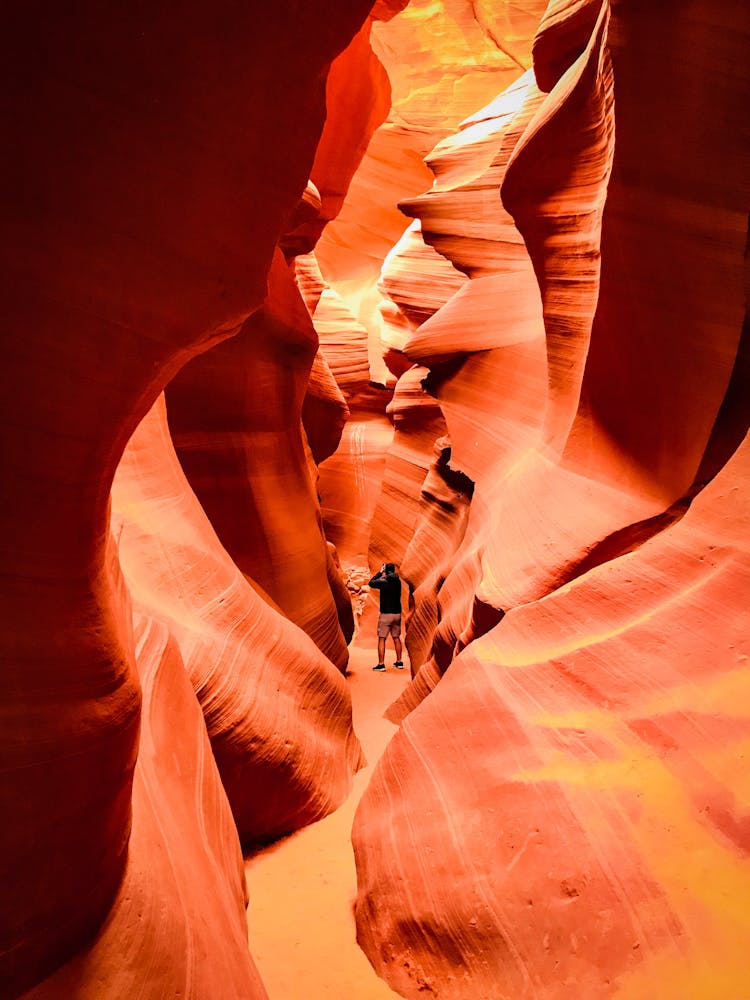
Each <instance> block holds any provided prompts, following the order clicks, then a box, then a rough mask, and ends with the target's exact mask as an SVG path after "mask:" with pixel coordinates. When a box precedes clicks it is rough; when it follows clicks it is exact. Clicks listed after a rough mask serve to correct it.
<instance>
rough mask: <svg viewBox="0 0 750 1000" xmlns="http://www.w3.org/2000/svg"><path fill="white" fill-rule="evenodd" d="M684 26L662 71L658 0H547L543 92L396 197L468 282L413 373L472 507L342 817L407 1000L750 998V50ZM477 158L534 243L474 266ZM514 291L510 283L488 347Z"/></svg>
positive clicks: (694, 15) (477, 258)
mask: <svg viewBox="0 0 750 1000" xmlns="http://www.w3.org/2000/svg"><path fill="white" fill-rule="evenodd" d="M699 8H700V9H698V8H696V9H695V10H693V11H692V12H691V13H690V15H688V16H687V17H686V19H685V21H684V22H683V24H682V25H681V34H680V39H681V43H682V42H684V47H683V48H681V49H680V52H681V57H680V59H679V60H678V61H676V62H675V65H674V67H673V68H672V69H671V70H670V72H669V73H665V72H664V64H663V61H662V58H661V57H660V55H659V48H660V45H659V42H658V41H657V39H661V40H663V39H664V38H666V37H668V36H669V32H670V30H671V29H670V25H673V23H674V22H673V21H672V20H671V19H670V14H669V12H668V11H667V10H666V9H665V8H663V7H656V6H651V7H648V8H646V7H638V8H634V7H632V6H628V5H623V4H614V5H612V10H611V12H610V9H609V5H608V4H606V3H604V4H598V3H597V4H588V3H574V2H570V3H562V2H560V3H557V2H555V3H553V4H551V5H550V11H549V13H548V16H547V18H545V20H544V21H543V24H542V29H541V32H540V36H539V43H538V46H537V47H536V48H535V58H536V57H537V56H538V58H539V60H540V63H539V65H540V72H539V74H538V83H539V84H540V85H541V86H544V87H547V86H549V87H551V88H552V89H551V90H550V93H549V94H547V95H546V96H545V95H544V94H542V93H539V92H538V91H536V87H535V85H534V84H533V82H531V81H529V82H528V89H527V92H526V95H525V96H522V95H520V94H519V97H521V101H520V103H519V105H518V106H517V110H516V111H515V113H514V114H512V115H511V116H510V117H509V119H508V121H507V124H506V126H505V127H504V128H503V129H501V130H500V131H498V132H497V136H496V137H497V139H499V140H500V146H499V147H497V146H496V147H495V149H494V151H492V155H491V156H490V157H488V158H485V159H484V160H483V159H482V157H481V155H480V153H481V131H478V130H476V129H475V126H476V124H479V122H478V121H477V122H476V123H474V124H473V125H472V124H470V125H468V127H466V126H465V127H464V128H463V129H462V133H463V132H466V133H469V134H468V135H466V136H464V137H463V139H462V138H460V137H458V138H457V139H456V140H449V141H448V142H447V143H445V144H443V145H442V146H441V147H440V148H439V149H438V150H436V157H435V159H434V161H433V167H436V168H443V167H444V168H445V169H444V171H443V174H442V178H443V180H444V187H442V189H441V174H440V172H439V169H438V170H437V171H436V181H437V182H436V185H435V188H434V190H433V192H431V193H430V194H429V195H427V196H425V197H424V198H423V199H419V200H418V202H417V204H416V205H414V206H413V208H414V211H415V212H417V213H418V214H419V215H420V216H421V218H422V229H423V233H424V236H425V239H426V240H428V241H432V240H433V239H434V240H435V241H443V242H442V248H441V247H440V246H439V243H438V242H435V244H434V245H435V246H436V247H438V248H441V249H443V251H444V252H445V253H446V254H447V256H449V258H450V259H451V260H452V261H453V262H454V263H456V261H459V260H460V263H459V264H457V266H459V267H461V268H462V269H464V270H465V271H466V272H467V273H468V274H469V275H470V277H471V281H470V283H469V284H468V285H465V286H464V287H463V288H462V289H461V290H460V291H459V292H458V293H456V295H455V296H454V297H453V298H452V299H451V300H450V301H449V303H448V304H447V305H446V306H445V307H444V308H443V309H442V310H439V311H438V312H437V313H436V314H435V315H434V317H433V318H432V319H430V320H428V321H427V322H426V323H425V324H424V325H423V326H422V327H420V328H419V329H418V330H417V331H416V332H415V334H414V335H413V337H412V338H411V340H410V341H407V343H406V345H405V350H406V353H407V354H409V355H410V356H412V357H413V358H414V359H415V360H416V361H419V362H420V363H422V364H424V365H425V366H427V367H430V368H431V369H432V372H431V383H432V385H433V387H434V391H435V395H436V397H437V399H438V400H439V402H440V405H441V408H442V410H443V412H444V414H445V419H446V424H447V428H448V432H449V435H450V441H451V448H452V451H451V463H452V464H453V463H455V465H456V468H457V469H459V470H461V471H463V472H465V473H466V474H467V475H468V476H470V477H471V479H472V480H473V481H474V482H475V483H476V489H475V492H474V496H473V499H472V501H471V508H470V513H469V516H468V519H467V523H466V525H465V529H464V532H463V541H462V542H461V543H460V546H459V549H458V551H457V553H456V554H455V555H454V556H453V557H452V558H451V561H450V564H449V566H448V569H449V572H448V573H447V575H446V577H445V580H444V582H442V585H440V581H439V582H438V587H439V589H438V591H437V608H431V607H430V601H429V599H428V598H429V595H428V597H426V598H425V610H424V613H423V617H422V619H421V620H420V619H419V618H418V615H419V613H420V607H419V606H418V607H417V610H416V611H415V616H414V619H413V620H415V621H418V622H419V630H420V632H419V636H418V643H417V646H418V647H419V648H420V649H421V650H423V651H426V642H425V639H426V636H427V635H428V634H429V631H430V622H433V623H434V628H435V631H434V635H433V638H432V645H431V648H430V650H429V652H430V654H431V655H430V656H429V659H428V660H427V662H426V663H425V665H424V666H423V668H422V670H421V671H420V673H419V675H418V676H417V679H416V681H415V682H414V684H413V685H412V687H411V689H410V690H409V692H408V693H407V695H406V696H405V697H404V698H403V699H402V700H401V702H400V704H399V705H398V706H397V707H396V709H395V710H394V712H393V713H392V714H393V715H394V716H396V715H398V716H399V717H401V718H403V725H402V729H401V731H400V733H399V734H398V735H397V736H396V737H395V739H394V740H393V742H392V744H391V746H390V747H389V750H388V751H387V753H386V756H385V757H384V759H383V760H382V761H381V763H380V764H379V765H378V768H377V771H376V773H375V775H374V777H373V779H372V782H371V784H370V787H369V788H368V791H367V792H366V794H365V796H364V798H363V800H362V804H361V806H360V809H359V811H358V814H357V818H356V820H355V829H354V843H355V852H356V856H357V861H358V871H359V882H360V894H359V900H358V905H357V922H358V936H359V940H360V941H361V943H362V945H363V947H364V948H365V950H366V952H367V954H368V956H369V957H370V960H371V961H372V962H373V964H374V965H375V967H376V968H377V970H378V971H379V973H380V974H381V975H383V977H384V978H386V979H387V981H388V982H389V983H391V984H392V985H393V987H394V988H396V989H398V991H399V992H400V993H402V994H403V995H405V996H410V997H417V996H423V995H424V994H425V993H427V992H432V993H434V994H435V995H438V996H440V995H441V993H444V994H445V995H446V996H450V997H451V998H456V1000H462V998H464V997H466V998H469V997H471V998H480V1000H495V998H497V997H498V996H501V995H502V996H505V995H507V996H513V997H516V996H524V995H529V996H531V995H534V996H538V997H545V998H550V1000H551V998H555V1000H557V998H559V1000H563V998H565V997H568V996H570V995H571V993H573V992H575V991H579V992H580V993H581V994H582V995H584V996H586V997H592V998H599V997H602V998H604V997H608V996H613V995H615V994H616V995H617V996H618V997H625V998H628V1000H641V998H643V997H645V996H649V995H650V994H651V993H653V992H654V991H655V990H656V992H658V993H659V995H660V996H663V997H666V998H668V1000H682V998H684V997H685V996H688V995H691V994H693V995H696V996H701V997H704V996H705V997H716V998H717V1000H718V998H720V997H722V998H723V997H728V996H734V995H737V996H739V995H742V991H743V989H744V981H745V972H744V966H745V964H746V947H745V945H746V941H747V940H748V931H749V930H750V926H749V923H748V917H747V908H746V906H745V904H744V900H745V899H746V897H747V895H748V892H750V882H748V874H747V852H748V838H747V830H746V827H747V822H746V818H745V816H744V815H743V811H742V803H743V801H744V799H745V798H746V797H747V778H746V774H745V772H746V768H744V767H743V766H742V756H743V754H744V753H745V752H746V748H747V741H748V738H749V736H750V716H748V713H747V711H746V709H745V707H744V706H745V704H746V701H747V699H746V694H747V692H748V689H749V685H750V672H748V669H747V649H746V646H747V639H746V633H747V609H746V597H745V594H746V593H747V589H748V584H750V544H749V543H748V536H747V528H746V525H747V518H748V510H747V500H746V497H747V481H748V477H749V476H750V442H748V441H746V442H745V443H744V444H743V445H742V447H741V448H740V449H739V450H738V451H737V452H736V454H734V455H733V456H732V452H733V451H734V449H735V448H736V447H737V444H738V442H739V440H740V439H741V438H742V436H743V435H744V434H745V432H746V429H747V422H748V403H747V400H748V396H749V394H748V366H747V351H748V348H747V325H745V328H744V330H745V333H744V339H742V336H743V314H744V303H743V268H744V267H746V263H745V261H744V241H745V239H746V224H747V216H746V198H745V202H744V204H743V202H742V195H741V194H740V192H741V191H742V189H743V181H742V180H741V172H742V170H743V165H744V164H745V162H746V152H744V146H743V142H744V141H745V138H744V137H743V135H742V130H741V129H740V128H739V122H740V120H741V116H742V115H743V114H744V112H743V111H741V110H740V109H741V107H743V104H742V101H741V99H740V98H739V93H740V92H742V93H743V94H744V93H746V92H747V86H748V80H747V73H746V70H744V69H743V71H742V74H741V77H742V79H741V81H740V79H739V77H737V76H735V75H734V74H726V75H722V74H718V76H719V77H720V79H718V80H717V78H716V76H715V75H714V72H713V68H714V66H717V65H723V66H726V65H732V66H737V65H739V64H738V62H737V52H738V51H739V50H740V49H741V48H743V47H744V46H746V45H747V42H748V37H750V30H748V27H750V26H748V24H747V19H746V18H745V19H744V20H743V19H742V18H740V17H738V8H737V7H736V5H733V4H731V3H719V4H716V5H714V4H709V3H702V4H700V5H699ZM729 24H732V25H734V29H735V30H736V34H735V33H734V30H733V32H727V31H726V26H727V25H729ZM683 32H684V33H683ZM584 36H585V37H584ZM742 65H743V66H745V65H746V62H743V63H742ZM709 82H710V86H709ZM714 85H715V86H714ZM535 91H536V92H535ZM709 92H710V93H711V101H710V107H709V106H708V103H706V102H707V101H708V98H707V97H706V99H705V101H704V98H703V96H702V95H704V94H706V95H707V94H708V93H709ZM652 93H654V94H658V97H657V98H656V99H655V100H654V101H653V102H651V101H650V100H648V99H646V95H650V94H652ZM505 96H507V95H505ZM501 100H504V98H501ZM480 117H481V118H482V119H485V114H482V115H480ZM490 117H491V116H487V117H486V121H487V122H489V120H490ZM667 117H668V118H669V119H670V123H671V124H670V127H669V135H668V138H667V136H666V135H665V132H664V121H665V120H666V119H667ZM697 121H700V122H701V123H702V125H701V128H703V126H704V125H705V128H706V136H707V139H706V141H707V143H708V145H709V146H710V148H709V149H704V145H703V142H700V143H699V142H698V139H697V132H696V122H697ZM489 128H490V126H489V125H488V129H489ZM472 130H474V131H473V135H472ZM473 138H476V141H475V142H474V141H472V140H473ZM470 146H473V149H471V148H470ZM493 158H496V159H494V162H493ZM720 159H723V160H724V161H725V162H726V168H725V169H722V168H721V167H720V165H719V160H720ZM501 160H502V162H501ZM683 164H684V169H683ZM495 166H498V167H500V169H499V170H498V171H496V172H495V173H494V177H493V184H492V189H494V190H495V192H497V193H499V194H500V195H501V197H502V203H501V206H500V209H499V210H500V211H503V212H504V213H505V215H506V216H507V220H510V224H511V225H513V224H514V225H515V227H516V228H517V231H518V232H519V233H520V234H522V236H523V242H522V243H519V242H518V241H517V240H515V239H514V240H509V241H508V242H509V243H512V244H513V245H514V253H513V254H511V253H510V252H508V253H507V254H506V255H505V259H507V261H508V262H509V263H508V265H507V266H506V265H503V266H501V263H500V262H501V260H502V259H503V257H502V255H501V254H500V252H499V250H500V249H501V248H499V247H496V246H491V247H488V252H487V254H486V255H485V259H487V260H489V261H490V262H491V264H492V267H491V271H492V272H494V273H490V274H483V273H481V270H480V268H481V266H482V259H481V258H482V255H481V253H479V252H478V251H479V244H478V243H474V245H472V240H473V230H474V226H475V222H476V208H474V209H471V208H470V206H471V205H472V204H474V205H475V206H476V204H478V203H477V202H476V201H474V202H472V194H473V193H476V192H477V191H478V190H479V188H480V187H481V183H482V180H483V179H484V177H487V178H489V177H490V176H493V175H492V173H491V171H492V170H493V168H494V167H495ZM472 172H473V174H472ZM454 195H459V196H460V197H461V198H462V199H464V201H463V203H464V205H465V206H467V208H468V210H469V215H470V217H469V218H468V219H465V218H464V216H463V214H462V212H461V211H460V210H459V209H458V202H455V203H453V204H452V202H453V197H454ZM430 199H433V201H432V208H431V201H430ZM454 207H455V215H454V217H453V218H451V213H452V212H453V210H454ZM441 209H444V211H442V210H441ZM410 210H411V206H410ZM433 210H434V211H435V213H436V220H435V224H432V225H431V219H430V212H431V211H433ZM494 210H495V211H497V210H498V209H494ZM464 227H465V228H464ZM498 231H500V230H498ZM524 247H526V248H527V250H528V256H529V259H530V262H531V264H533V276H534V278H535V283H536V285H537V288H536V290H534V288H533V285H532V284H531V282H530V280H529V279H530V277H531V275H530V272H529V271H528V261H526V262H524ZM503 270H505V271H506V272H507V275H508V276H515V277H518V275H521V276H522V277H523V275H524V274H525V278H524V280H526V281H527V282H528V283H527V284H526V286H525V288H526V291H525V292H524V293H523V294H513V288H512V286H511V287H510V292H511V294H510V296H509V300H508V301H509V306H510V310H509V320H510V322H508V323H507V325H506V323H505V322H504V318H505V317H504V315H503V310H502V308H500V303H501V302H502V298H501V297H500V295H499V294H498V291H497V289H498V288H499V287H500V283H501V282H502V280H503V277H504V275H503ZM685 282H687V284H685ZM719 287H720V288H722V290H723V293H724V294H722V295H721V296H719V298H718V299H717V296H716V289H717V288H719ZM483 289H488V292H487V296H488V297H485V294H484V293H483ZM493 289H494V292H493V291H492V290H493ZM683 290H684V295H683V294H682V293H683ZM518 292H519V288H518V287H517V288H516V293H518ZM493 294H494V295H495V296H497V297H496V298H495V299H494V301H495V303H496V304H497V305H498V308H497V309H496V310H495V322H494V324H493V323H492V322H491V321H488V322H486V323H484V324H483V323H482V307H483V306H484V307H486V306H487V304H488V300H491V297H492V295H493ZM462 300H463V302H462ZM533 302H535V303H536V307H535V308H536V314H535V310H534V309H532V304H533ZM473 316H475V317H476V322H475V323H474V324H472V318H473ZM519 320H520V321H519ZM493 327H494V331H495V335H496V336H497V338H498V339H497V341H496V342H495V343H494V344H493V343H492V341H491V340H490V336H491V334H492V332H493ZM535 328H536V329H537V330H538V332H537V333H534V330H535ZM464 329H465V330H467V334H466V340H465V341H464V343H465V344H466V352H465V354H464V355H463V356H462V355H461V353H460V350H461V343H462V341H461V333H462V331H463V330H464ZM472 336H476V342H475V348H474V350H473V351H472V350H471V337H472ZM701 372H704V373H705V379H701V377H700V374H699V373H701ZM699 383H700V384H699ZM506 390H507V391H506ZM741 400H742V402H741ZM730 456H732V457H731V458H730ZM728 459H729V461H727V460H728ZM725 463H726V464H725ZM712 477H715V478H712ZM688 508H689V509H688ZM686 511H687V513H685V512H686ZM451 517H452V518H453V519H454V520H455V521H457V520H458V512H456V514H455V515H454V514H453V513H452V514H451ZM442 558H443V559H445V555H444V554H443V556H442ZM433 572H434V570H433ZM743 696H745V697H743Z"/></svg>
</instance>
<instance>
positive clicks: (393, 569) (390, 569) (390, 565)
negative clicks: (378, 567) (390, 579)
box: [385, 563, 396, 573]
mask: <svg viewBox="0 0 750 1000" xmlns="http://www.w3.org/2000/svg"><path fill="white" fill-rule="evenodd" d="M385 571H386V573H395V572H396V564H395V563H386V564H385Z"/></svg>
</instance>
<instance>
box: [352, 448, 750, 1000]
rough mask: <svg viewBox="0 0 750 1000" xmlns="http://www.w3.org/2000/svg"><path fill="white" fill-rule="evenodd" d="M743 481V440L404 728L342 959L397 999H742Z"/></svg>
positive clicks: (386, 765) (517, 615)
mask: <svg viewBox="0 0 750 1000" xmlns="http://www.w3.org/2000/svg"><path fill="white" fill-rule="evenodd" d="M748 475H750V442H746V444H745V445H744V447H743V449H742V450H741V452H740V453H738V454H737V456H736V457H735V458H734V459H733V460H732V461H731V462H730V463H729V465H728V466H727V467H726V469H725V470H724V471H723V472H722V473H720V474H719V476H718V477H717V478H716V479H715V480H714V481H713V482H712V483H711V484H710V485H709V486H707V487H706V489H705V490H704V491H703V493H702V494H701V495H700V496H699V497H698V498H697V499H696V500H695V501H694V503H693V505H692V507H691V509H690V510H689V511H688V513H687V514H686V515H685V517H684V518H683V520H682V521H681V522H680V523H679V524H677V525H675V526H673V527H672V528H670V529H668V530H667V531H665V532H664V533H663V534H661V535H659V536H657V537H656V538H653V539H651V540H649V541H647V542H646V543H645V544H644V545H643V546H642V547H641V548H640V549H639V550H638V551H636V552H633V553H631V554H629V555H625V556H622V557H620V558H619V559H616V560H614V561H612V562H609V563H607V564H605V565H603V566H600V567H598V568H597V569H594V570H592V571H591V572H590V573H588V574H587V575H586V576H584V577H582V578H581V579H580V580H578V581H575V582H574V583H572V584H570V585H569V586H568V587H565V588H563V589H561V590H559V591H557V592H556V593H554V594H552V595H550V596H548V597H547V598H545V599H544V600H542V601H539V602H534V603H531V604H527V605H525V606H523V607H519V608H517V609H514V610H513V611H511V612H509V613H508V615H506V617H505V619H503V621H502V623H501V624H500V625H499V626H497V627H496V628H494V629H493V630H491V631H490V632H488V633H487V634H486V635H485V636H484V637H482V638H479V639H477V640H475V641H474V642H473V643H472V644H471V645H470V646H469V647H468V648H467V649H465V650H464V651H463V652H462V653H461V654H460V656H458V657H457V658H456V659H455V660H454V662H453V663H452V664H451V667H450V670H449V671H448V672H447V673H446V675H445V676H444V678H443V680H442V681H441V682H440V684H439V685H438V687H437V688H436V690H435V691H434V692H433V693H432V694H431V695H430V697H429V698H428V699H427V700H426V701H425V702H423V704H422V705H420V707H419V708H417V709H416V711H414V712H412V714H411V715H409V717H408V718H407V719H406V720H405V722H404V724H403V726H402V729H401V731H400V733H399V734H398V735H397V736H396V737H395V738H394V740H393V741H392V742H391V744H390V746H389V748H388V750H387V751H386V754H385V757H384V758H383V760H382V762H381V764H380V765H379V767H378V770H377V771H376V774H375V775H374V777H373V779H372V781H371V784H370V786H369V788H368V790H367V792H366V793H365V796H364V798H363V800H362V805H361V806H360V810H359V812H358V815H357V817H356V819H355V827H354V843H355V853H356V856H357V860H358V868H359V885H360V895H359V901H358V906H357V918H358V928H359V939H360V941H361V943H362V945H363V947H364V948H365V950H366V952H367V954H368V955H369V956H370V960H371V961H372V962H373V963H374V964H375V966H376V968H377V969H378V971H379V972H380V973H381V975H383V976H385V978H386V979H387V980H388V981H389V982H390V983H391V984H392V985H393V986H394V987H395V988H396V989H397V990H398V991H399V992H400V993H402V994H404V995H406V996H415V997H416V996H419V995H423V994H424V993H425V992H426V993H428V994H434V995H436V996H449V997H451V998H453V997H456V998H461V997H481V998H487V1000H489V998H495V997H497V996H524V995H527V996H533V995H535V994H536V995H537V996H545V997H559V998H563V997H568V996H570V993H571V991H573V990H577V991H579V992H580V993H581V995H583V996H587V997H592V998H593V997H606V996H613V995H617V996H618V997H619V996H623V997H628V998H631V997H632V998H633V1000H635V998H641V997H644V996H647V995H649V993H650V991H651V990H652V989H658V992H659V995H660V996H663V997H667V998H669V1000H678V998H683V997H686V996H696V997H701V998H704V997H705V998H709V997H710V998H713V997H716V998H719V997H730V996H738V997H739V996H742V994H743V990H744V988H745V986H744V984H745V975H746V949H745V944H746V942H747V937H748V933H749V932H750V926H749V924H748V913H747V907H746V906H745V900H746V898H747V893H748V890H749V889H750V883H749V882H748V871H747V850H748V843H747V835H746V831H745V827H746V821H745V819H744V818H743V817H744V813H743V808H744V807H743V800H744V796H745V795H746V791H747V788H746V785H747V782H746V770H747V769H746V768H745V767H744V762H743V756H744V754H745V753H746V752H747V743H748V735H749V734H750V717H748V713H747V703H748V702H747V692H748V685H750V672H749V671H748V667H747V663H748V659H747V656H748V651H747V606H746V600H745V595H746V593H747V588H748V585H749V584H750V550H749V548H748V541H747V518H748V514H749V513H750V511H748V509H747V486H748ZM417 862H419V863H417Z"/></svg>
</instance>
